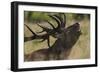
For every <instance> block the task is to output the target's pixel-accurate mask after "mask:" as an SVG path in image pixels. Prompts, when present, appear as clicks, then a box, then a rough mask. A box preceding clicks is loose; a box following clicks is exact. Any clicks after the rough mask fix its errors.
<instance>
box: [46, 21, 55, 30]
mask: <svg viewBox="0 0 100 73" xmlns="http://www.w3.org/2000/svg"><path fill="white" fill-rule="evenodd" d="M47 22H48V23H49V24H50V25H51V26H52V28H53V29H56V28H55V27H54V26H53V24H52V23H51V22H49V21H47Z"/></svg>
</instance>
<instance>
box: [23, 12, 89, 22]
mask: <svg viewBox="0 0 100 73" xmlns="http://www.w3.org/2000/svg"><path fill="white" fill-rule="evenodd" d="M50 14H57V13H54V12H52V13H51V12H50V13H49V12H32V11H25V12H24V20H25V21H26V22H32V23H36V22H44V21H46V20H50V18H49V16H48V15H50ZM66 17H67V21H70V20H71V19H74V20H77V21H81V20H83V19H84V18H87V19H90V15H89V14H77V13H76V14H75V13H66ZM69 19H70V20H69Z"/></svg>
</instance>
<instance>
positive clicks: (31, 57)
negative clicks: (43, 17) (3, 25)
mask: <svg viewBox="0 0 100 73" xmlns="http://www.w3.org/2000/svg"><path fill="white" fill-rule="evenodd" d="M48 16H49V17H50V18H52V19H53V20H55V21H56V22H57V24H58V26H57V27H54V25H53V23H51V22H49V21H47V22H48V24H50V25H51V26H52V28H53V29H49V28H47V27H44V26H42V25H39V24H37V25H38V26H39V27H41V28H42V29H43V31H41V32H44V31H45V32H47V33H46V34H44V35H37V34H36V33H35V32H33V31H32V30H31V29H30V28H29V26H27V25H26V27H27V28H28V29H29V30H30V31H31V32H32V34H33V36H31V37H24V41H25V42H27V41H30V40H34V39H43V40H42V41H45V40H47V43H48V47H49V48H44V49H41V50H37V51H34V52H32V53H30V54H27V55H25V61H35V60H36V61H41V60H62V59H67V57H68V55H69V54H70V51H71V48H72V47H73V46H74V44H75V43H76V42H77V40H78V39H79V36H80V35H81V30H80V24H79V23H75V24H73V25H71V26H69V27H67V28H65V25H66V16H65V14H63V13H61V14H58V15H48ZM41 32H39V33H41ZM50 36H52V37H55V38H57V40H56V41H55V43H54V44H53V45H52V46H50V39H49V37H50Z"/></svg>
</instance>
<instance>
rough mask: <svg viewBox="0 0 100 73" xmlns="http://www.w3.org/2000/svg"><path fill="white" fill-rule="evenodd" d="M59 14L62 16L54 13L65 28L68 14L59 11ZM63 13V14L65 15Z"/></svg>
mask: <svg viewBox="0 0 100 73" xmlns="http://www.w3.org/2000/svg"><path fill="white" fill-rule="evenodd" d="M59 15H60V16H58V15H54V16H55V17H57V18H58V19H59V20H60V22H61V24H60V27H62V28H64V27H65V24H66V16H65V14H64V13H59ZM61 15H63V17H62V16H61Z"/></svg>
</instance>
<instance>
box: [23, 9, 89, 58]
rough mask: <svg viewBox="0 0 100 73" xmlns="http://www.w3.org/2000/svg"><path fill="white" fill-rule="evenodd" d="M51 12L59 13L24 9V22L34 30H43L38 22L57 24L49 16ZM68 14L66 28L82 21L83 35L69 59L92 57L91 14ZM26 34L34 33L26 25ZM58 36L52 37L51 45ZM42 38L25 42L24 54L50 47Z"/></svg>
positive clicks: (73, 48) (44, 24)
mask: <svg viewBox="0 0 100 73" xmlns="http://www.w3.org/2000/svg"><path fill="white" fill-rule="evenodd" d="M51 14H57V13H55V12H52V13H51V12H34V11H33V12H32V11H24V23H25V24H27V25H28V26H29V27H30V28H31V29H32V30H33V31H34V32H37V31H41V30H42V29H41V28H40V27H38V26H37V25H36V24H37V23H39V24H42V25H43V26H47V27H48V28H49V27H50V26H48V24H47V23H46V22H45V20H48V21H50V22H52V23H54V26H57V24H56V23H55V22H54V21H53V20H52V19H51V18H50V17H49V16H48V15H51ZM65 15H66V28H67V27H68V26H70V25H72V24H74V23H76V22H78V23H80V27H81V31H82V35H81V36H80V38H79V40H78V41H77V42H76V44H75V45H74V46H73V47H72V51H71V53H70V55H69V57H68V59H87V58H90V15H89V14H79V13H65ZM24 36H32V33H30V31H29V30H28V29H27V28H26V27H24ZM55 40H56V38H53V37H50V45H53V43H54V42H55ZM39 41H40V40H32V41H28V42H25V43H24V54H29V53H31V52H33V51H36V50H39V49H43V48H48V46H47V42H46V41H44V42H42V43H40V42H39Z"/></svg>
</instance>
